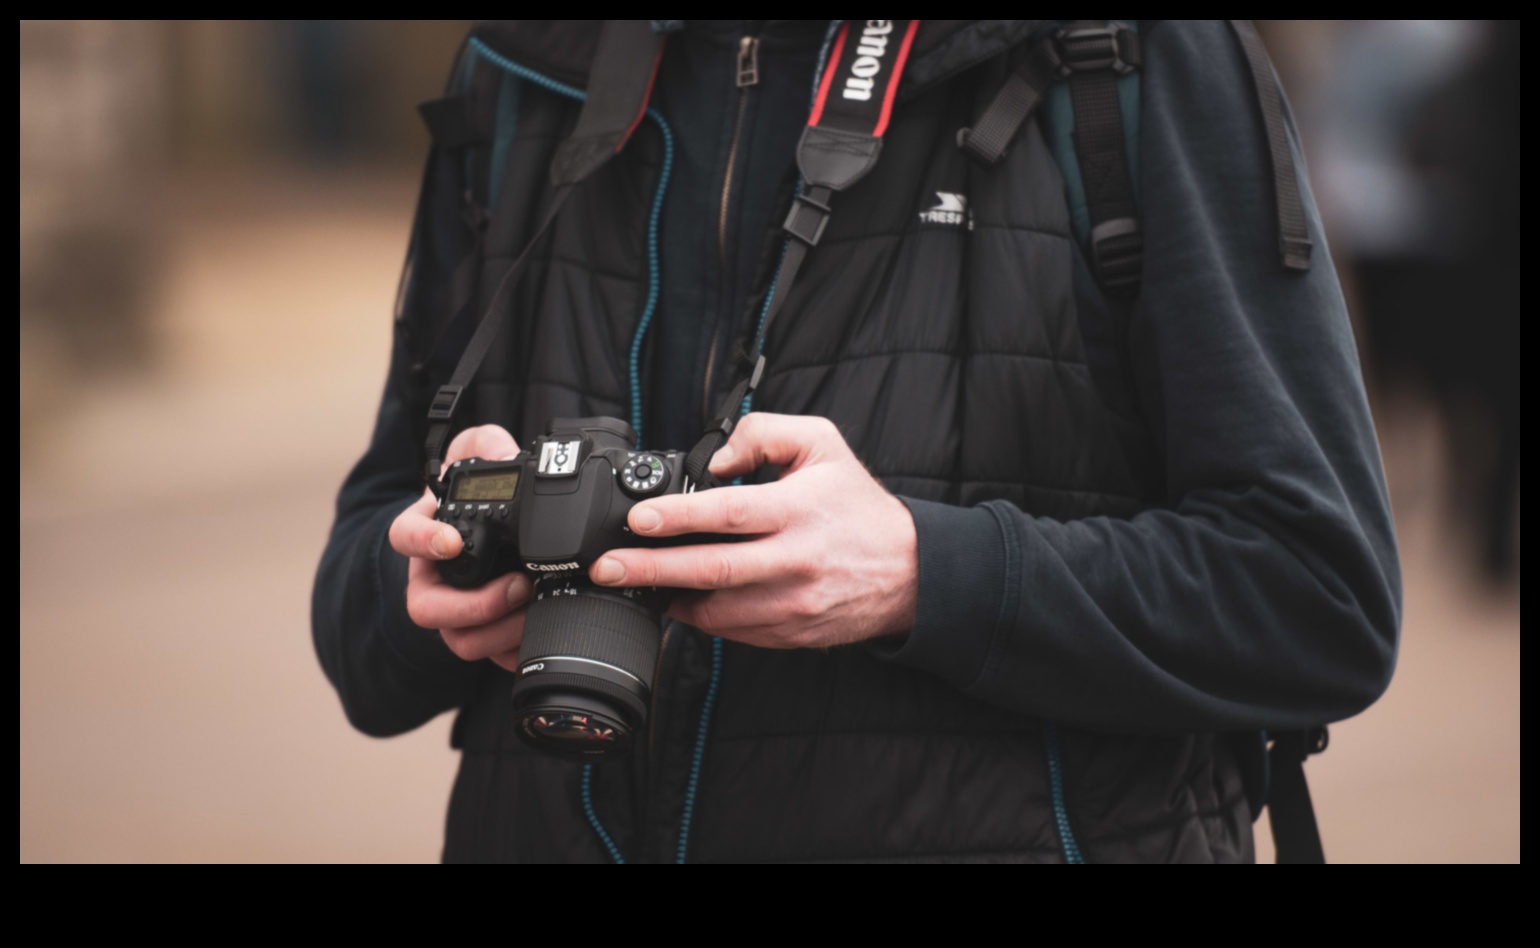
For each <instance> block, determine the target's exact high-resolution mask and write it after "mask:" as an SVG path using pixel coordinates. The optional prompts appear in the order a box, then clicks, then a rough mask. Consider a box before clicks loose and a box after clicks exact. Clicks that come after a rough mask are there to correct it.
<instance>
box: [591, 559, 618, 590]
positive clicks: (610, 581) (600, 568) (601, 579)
mask: <svg viewBox="0 0 1540 948" xmlns="http://www.w3.org/2000/svg"><path fill="white" fill-rule="evenodd" d="M593 578H594V582H596V583H604V584H606V585H614V584H615V583H618V582H620V581H621V580H623V579H625V578H626V567H625V564H624V563H622V562H620V560H616V559H611V558H610V557H608V556H606V557H605V558H604V559H602V560H600V561H599V562H597V563H595V564H594V571H593Z"/></svg>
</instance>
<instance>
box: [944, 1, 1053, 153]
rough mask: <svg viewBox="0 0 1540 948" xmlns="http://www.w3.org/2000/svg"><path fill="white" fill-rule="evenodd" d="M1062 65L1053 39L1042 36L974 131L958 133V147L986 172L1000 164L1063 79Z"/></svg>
mask: <svg viewBox="0 0 1540 948" xmlns="http://www.w3.org/2000/svg"><path fill="white" fill-rule="evenodd" d="M1029 32H1030V31H1029ZM1063 64H1064V63H1063V59H1062V58H1061V57H1060V56H1059V44H1058V43H1056V42H1054V36H1052V35H1049V36H1042V37H1039V38H1038V39H1037V40H1035V41H1033V43H1032V44H1031V46H1030V47H1028V49H1027V55H1026V56H1025V57H1024V58H1023V59H1022V61H1021V63H1020V65H1018V66H1017V67H1016V69H1015V70H1014V71H1013V72H1012V73H1011V75H1010V77H1009V78H1008V79H1006V80H1005V85H1003V86H1001V87H1000V91H999V92H996V93H995V97H994V98H993V99H991V100H990V102H989V105H987V106H985V107H984V112H983V114H982V115H980V116H979V118H978V121H976V122H974V123H973V125H972V127H971V128H960V129H958V130H957V147H958V148H961V149H962V150H963V154H965V155H967V156H968V157H970V158H972V159H973V160H974V161H977V162H979V163H980V164H982V165H983V166H984V167H986V168H992V167H994V166H995V165H996V164H998V163H999V162H1000V159H1001V158H1003V157H1005V152H1006V149H1008V148H1010V146H1011V142H1012V141H1013V140H1014V139H1015V138H1016V133H1017V132H1019V131H1021V127H1022V126H1023V125H1025V124H1026V123H1027V119H1029V118H1031V117H1032V113H1033V112H1035V111H1036V110H1037V107H1038V105H1039V104H1040V103H1041V102H1042V101H1043V96H1044V95H1046V94H1047V93H1048V87H1049V86H1051V85H1053V83H1054V82H1055V81H1056V80H1058V79H1059V78H1061V76H1062V73H1061V72H1060V70H1061V68H1062V66H1063Z"/></svg>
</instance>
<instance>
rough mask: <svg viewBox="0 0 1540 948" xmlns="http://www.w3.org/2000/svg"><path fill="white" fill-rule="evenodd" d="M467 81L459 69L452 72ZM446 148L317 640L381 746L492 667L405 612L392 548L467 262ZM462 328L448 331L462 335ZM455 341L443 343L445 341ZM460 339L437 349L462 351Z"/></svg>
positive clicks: (326, 575) (456, 697)
mask: <svg viewBox="0 0 1540 948" xmlns="http://www.w3.org/2000/svg"><path fill="white" fill-rule="evenodd" d="M456 71H457V72H459V70H458V69H457V70H456ZM441 151H442V150H441V149H435V150H434V151H433V153H432V154H431V155H430V158H429V161H428V166H427V170H426V172H425V174H424V176H423V186H422V192H421V194H420V197H419V203H418V208H417V214H416V220H415V222H414V224H413V229H412V238H411V251H410V253H409V254H408V263H407V267H406V272H405V274H404V275H403V280H402V291H401V296H400V299H399V300H398V304H397V305H398V314H397V318H396V334H395V347H394V350H393V351H392V353H391V366H390V372H389V381H388V383H387V384H386V387H385V394H384V397H383V398H382V399H381V400H380V409H379V415H378V417H377V418H376V421H375V427H374V435H373V437H372V439H371V440H370V443H369V448H368V450H367V451H366V452H365V454H364V456H363V458H362V459H360V460H359V462H358V464H357V466H356V467H354V468H353V471H352V473H351V474H349V475H348V478H347V481H346V482H345V483H344V484H343V485H342V491H341V493H340V494H339V495H338V497H337V518H336V521H335V523H334V524H333V526H332V532H331V536H330V538H329V539H328V541H327V544H326V550H325V552H324V553H323V554H322V556H321V564H320V567H319V569H318V570H317V572H316V582H315V589H314V590H313V592H312V594H311V630H312V635H313V637H314V641H315V647H316V653H317V655H318V656H319V657H320V660H321V668H322V669H323V670H324V671H325V672H326V677H327V678H328V679H330V681H331V683H332V686H333V687H335V688H336V689H337V694H338V696H339V697H340V698H341V699H342V707H343V710H344V711H345V712H346V713H347V716H348V720H349V721H350V722H352V724H353V726H354V727H357V728H358V729H359V730H361V731H363V732H365V733H366V734H372V735H375V736H381V737H383V736H387V735H391V734H399V733H402V732H404V731H408V730H411V729H412V728H415V727H417V726H418V725H420V724H423V723H424V722H426V721H428V720H429V719H431V718H432V717H434V716H435V715H437V714H439V713H440V712H443V711H445V710H448V709H450V708H453V707H456V706H459V705H462V704H464V703H465V702H466V701H468V700H469V699H470V698H471V696H472V693H473V691H474V689H475V687H476V682H477V680H478V678H479V676H480V674H481V670H482V668H483V666H484V664H485V663H476V664H472V663H467V662H464V661H461V660H460V659H459V658H457V657H456V656H455V655H454V654H453V653H452V652H450V651H449V649H448V647H447V646H446V645H444V642H443V640H442V639H441V638H440V637H439V635H438V633H437V632H435V631H431V630H427V629H423V628H420V627H418V626H417V625H415V624H414V623H413V622H412V620H411V619H410V617H408V616H407V612H406V571H407V560H406V558H405V557H403V556H401V555H400V554H399V553H397V552H395V550H393V549H391V547H390V544H389V542H387V533H388V531H389V530H390V524H391V521H392V520H394V519H395V518H396V515H397V514H399V513H400V512H401V511H402V510H405V509H406V508H407V507H408V506H410V505H411V504H412V503H413V502H414V501H416V500H417V499H418V498H419V497H421V496H422V453H421V450H420V449H421V446H422V444H423V434H424V425H425V422H426V411H427V396H426V394H424V392H423V391H416V390H417V389H421V388H423V386H422V385H421V384H418V381H417V380H420V379H422V378H447V377H448V374H449V367H450V366H449V365H448V364H446V363H444V358H445V357H444V356H443V354H442V353H433V354H431V356H432V357H431V359H430V360H429V362H430V364H429V365H427V366H426V367H423V368H421V370H420V371H419V372H418V373H416V374H414V373H413V372H412V371H410V370H409V368H408V365H409V363H413V362H415V361H416V360H418V359H419V358H421V356H419V355H417V354H415V353H416V350H417V349H418V348H422V338H420V337H423V338H433V337H434V336H436V335H439V334H443V333H444V330H442V329H441V328H439V325H440V323H441V322H442V320H440V319H438V317H440V316H442V315H443V312H444V311H445V310H446V309H447V307H446V304H445V300H446V299H448V298H449V294H448V292H447V287H448V286H449V285H450V284H451V282H452V281H453V280H454V273H455V270H456V267H457V265H458V264H459V263H460V261H462V260H463V259H465V258H466V256H467V254H468V253H470V252H471V236H470V234H469V232H468V228H466V227H465V226H464V225H463V224H462V223H461V203H460V202H461V194H462V191H463V188H464V183H463V181H462V180H461V177H460V171H459V164H458V163H457V162H454V161H452V160H449V159H447V158H445V157H444V156H443V155H442V154H441ZM464 322H465V321H464V320H458V321H451V323H450V325H451V326H452V327H454V326H458V327H459V329H458V330H457V331H463V330H464V328H465V327H464V326H463V325H461V324H463V323H464ZM445 335H446V337H447V334H445ZM458 341H460V340H459V337H458V336H456V337H454V338H453V339H451V340H450V341H449V343H446V344H444V345H441V346H439V347H438V348H439V349H441V350H443V351H444V352H451V353H452V352H457V351H458V350H455V349H454V346H453V345H452V343H454V342H458Z"/></svg>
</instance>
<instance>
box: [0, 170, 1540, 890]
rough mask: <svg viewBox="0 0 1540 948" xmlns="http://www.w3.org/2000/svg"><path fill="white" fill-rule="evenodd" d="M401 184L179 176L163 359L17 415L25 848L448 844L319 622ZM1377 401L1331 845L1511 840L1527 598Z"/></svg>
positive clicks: (1419, 853)
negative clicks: (1379, 688) (1361, 708)
mask: <svg viewBox="0 0 1540 948" xmlns="http://www.w3.org/2000/svg"><path fill="white" fill-rule="evenodd" d="M416 184H417V182H416V179H415V178H413V177H408V176H404V175H381V176H378V177H369V176H367V175H354V176H352V178H351V180H350V181H349V182H348V183H346V184H340V183H339V182H338V181H337V180H336V179H335V178H324V179H322V178H316V179H311V178H306V177H303V176H299V177H291V178H286V179H278V180H272V179H259V180H255V181H242V180H239V179H233V178H231V179H211V180H206V181H197V182H193V183H190V184H184V185H183V186H181V187H179V188H177V189H176V191H175V193H176V194H177V195H178V197H177V200H176V202H174V203H173V206H172V207H171V209H170V213H169V216H168V221H167V226H168V228H169V230H170V239H171V243H172V246H171V247H170V248H169V253H168V254H167V257H168V258H169V259H171V260H173V261H175V266H174V269H173V270H172V271H171V272H170V273H169V275H168V277H167V279H166V282H165V285H164V286H163V287H162V289H161V296H160V299H161V305H160V306H159V307H158V308H157V312H158V316H157V317H156V319H155V321H154V329H155V331H156V333H157V334H158V340H157V345H158V351H159V352H160V353H161V356H160V358H161V362H160V363H159V364H158V365H157V366H156V367H155V371H153V372H145V373H139V374H134V375H122V376H115V377H103V378H100V379H98V380H95V381H92V382H90V383H88V384H86V385H84V386H77V387H76V388H74V389H70V390H66V389H62V388H61V389H58V390H56V391H52V392H50V393H48V394H49V398H48V400H49V401H51V402H53V403H56V404H57V407H56V408H54V409H52V410H51V411H49V412H47V413H45V414H43V415H41V416H27V415H26V414H25V412H24V418H23V437H22V445H21V447H22V450H21V462H20V467H21V472H20V494H21V498H20V512H21V535H20V544H21V547H20V548H21V583H20V585H21V595H20V599H21V620H20V627H21V672H20V682H21V759H20V775H21V780H20V783H21V843H20V859H21V861H22V862H31V861H99V860H110V861H162V860H165V861H172V860H175V861H182V860H200V861H263V860H281V861H311V860H322V861H351V860H361V861H381V860H399V861H431V860H434V859H436V858H437V857H438V852H439V845H440V834H441V827H442V823H443V816H444V808H445V803H446V801H447V798H448V791H449V787H450V783H451V781H452V779H453V773H454V766H455V757H454V754H453V753H452V752H451V751H450V750H449V748H448V719H447V718H441V719H439V720H437V721H435V722H433V723H432V724H431V725H429V726H427V727H425V728H423V729H421V730H419V731H417V732H414V733H413V734H410V735H407V736H404V737H400V738H395V739H392V740H389V741H376V740H372V739H370V738H367V737H363V736H361V735H359V734H357V733H355V732H353V731H352V730H351V729H350V728H349V727H348V725H347V723H346V722H345V721H344V720H343V716H342V712H341V709H340V707H339V706H338V703H337V701H336V698H335V696H334V694H333V693H332V691H331V688H330V687H329V686H328V685H327V683H326V681H325V679H324V678H323V677H322V675H321V672H320V669H319V667H318V666H317V664H316V662H315V658H314V656H313V653H312V651H311V645H310V637H309V635H310V633H309V590H310V583H311V579H312V575H313V571H314V568H315V564H316V561H317V558H318V557H319V554H320V550H321V547H322V544H323V542H324V539H325V535H326V531H327V528H328V526H329V523H330V518H331V510H330V504H331V501H332V497H333V495H334V493H335V491H336V489H337V487H338V485H339V484H340V482H341V480H342V478H343V476H344V475H345V473H346V471H347V469H348V467H349V465H350V464H351V463H352V461H353V460H354V459H355V458H356V457H357V455H358V454H359V453H361V451H362V449H363V447H364V445H365V443H366V440H367V438H368V434H369V430H370V426H371V422H372V415H373V412H374V409H375V405H376V400H377V397H378V393H379V390H380V388H381V386H382V384H383V381H384V372H385V364H386V356H387V352H388V349H389V344H390V312H391V305H392V300H393V295H394V292H395V286H396V278H397V274H398V270H399V268H400V264H401V258H402V254H403V252H404V249H405V243H406V237H407V229H408V224H409V220H410V214H411V210H412V203H413V201H414V199H415V190H416ZM24 342H25V340H24ZM46 355H47V354H46V353H29V352H28V351H27V349H26V347H25V346H24V347H23V351H22V356H21V358H22V370H23V388H24V389H26V388H27V379H28V378H29V377H32V378H38V379H44V378H46V377H49V373H45V372H42V371H39V370H37V369H36V368H35V367H33V368H32V369H29V364H30V363H29V360H32V359H39V360H41V359H44V358H45V356H46ZM1393 407H1394V411H1392V412H1389V413H1388V414H1389V418H1388V419H1387V418H1385V417H1382V419H1381V421H1382V424H1383V425H1384V428H1383V430H1382V435H1383V436H1384V438H1385V450H1386V457H1387V465H1388V467H1389V469H1390V476H1391V481H1392V493H1393V500H1394V502H1395V505H1396V511H1397V518H1398V523H1399V529H1400V537H1401V543H1402V554H1403V564H1404V567H1405V573H1406V590H1407V592H1406V621H1405V624H1404V632H1403V650H1402V659H1401V666H1400V669H1399V671H1398V673H1397V676H1396V679H1395V682H1394V683H1393V684H1392V686H1391V689H1390V692H1389V694H1388V695H1387V696H1386V697H1385V698H1384V699H1383V700H1382V701H1381V702H1380V703H1379V704H1377V705H1376V706H1375V707H1373V708H1372V709H1370V710H1369V711H1368V712H1367V713H1365V714H1364V715H1362V716H1360V717H1359V718H1357V719H1354V720H1352V721H1349V722H1346V723H1344V724H1341V725H1338V726H1335V727H1334V728H1333V729H1332V744H1331V749H1330V750H1329V751H1328V752H1327V753H1326V754H1325V755H1324V756H1323V757H1320V758H1316V759H1314V760H1312V761H1311V763H1310V764H1309V765H1308V769H1307V772H1308V774H1309V776H1310V780H1311V785H1312V789H1313V791H1314V793H1315V799H1316V806H1317V810H1318V813H1319V815H1320V819H1321V824H1322V828H1323V833H1324V836H1325V843H1326V850H1327V854H1328V857H1330V858H1332V859H1333V860H1334V861H1342V862H1348V861H1507V862H1517V861H1518V860H1519V858H1520V854H1519V787H1520V777H1519V766H1520V762H1519V754H1520V751H1519V747H1520V745H1519V668H1520V654H1519V595H1518V591H1517V588H1516V587H1515V588H1512V589H1509V590H1505V591H1502V592H1500V593H1493V592H1491V591H1489V590H1485V589H1483V588H1482V587H1480V586H1478V585H1477V584H1476V581H1475V580H1474V579H1472V578H1471V575H1470V574H1471V571H1470V570H1469V569H1468V568H1467V567H1466V566H1464V563H1465V562H1467V561H1468V559H1469V557H1467V556H1465V555H1464V552H1465V551H1464V550H1463V548H1461V547H1459V546H1458V544H1459V543H1460V542H1463V541H1460V540H1457V539H1455V538H1454V536H1453V534H1451V532H1450V531H1449V530H1448V529H1447V524H1446V523H1445V520H1444V518H1443V515H1442V513H1441V511H1442V498H1443V489H1444V485H1443V478H1442V473H1441V468H1440V464H1441V460H1440V459H1441V456H1442V455H1441V442H1440V438H1441V435H1440V429H1439V427H1438V425H1437V424H1436V423H1434V422H1433V421H1432V416H1431V414H1430V411H1429V410H1428V409H1427V408H1426V407H1425V406H1422V405H1421V404H1419V403H1417V402H1415V401H1413V400H1406V399H1403V400H1400V401H1397V402H1395V403H1394V406H1393ZM1383 414H1386V413H1384V412H1382V415H1383ZM1456 564H1458V565H1456ZM1258 835H1259V843H1260V844H1261V848H1262V850H1263V856H1264V858H1270V847H1269V846H1268V843H1267V839H1266V836H1267V834H1266V830H1265V823H1262V824H1259V833H1258Z"/></svg>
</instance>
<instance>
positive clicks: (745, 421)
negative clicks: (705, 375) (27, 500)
mask: <svg viewBox="0 0 1540 948" xmlns="http://www.w3.org/2000/svg"><path fill="white" fill-rule="evenodd" d="M835 445H838V446H839V447H840V448H844V449H845V450H847V451H848V450H849V448H848V447H845V439H844V438H843V437H841V435H840V433H839V429H838V428H836V427H834V422H832V421H830V420H829V419H827V418H818V417H815V416H812V415H776V414H771V413H769V412H758V411H756V412H750V413H749V414H747V415H744V416H743V418H742V420H740V421H739V422H738V426H737V427H736V428H734V429H733V436H732V438H730V439H729V440H728V442H727V444H725V445H723V447H722V449H721V450H719V451H718V452H717V453H716V454H715V455H714V456H713V457H712V459H711V473H713V474H715V475H716V476H717V477H722V478H733V477H741V476H742V475H744V474H748V473H751V472H753V471H755V470H758V469H759V468H761V467H764V466H765V465H766V464H776V465H779V466H781V467H783V468H787V469H788V470H796V469H797V468H799V467H801V466H802V465H804V464H806V463H807V462H808V461H810V460H812V459H814V458H817V457H819V456H820V455H822V454H823V453H826V452H827V451H829V450H831V449H833V448H834V446H835Z"/></svg>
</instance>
